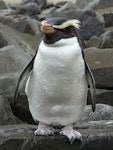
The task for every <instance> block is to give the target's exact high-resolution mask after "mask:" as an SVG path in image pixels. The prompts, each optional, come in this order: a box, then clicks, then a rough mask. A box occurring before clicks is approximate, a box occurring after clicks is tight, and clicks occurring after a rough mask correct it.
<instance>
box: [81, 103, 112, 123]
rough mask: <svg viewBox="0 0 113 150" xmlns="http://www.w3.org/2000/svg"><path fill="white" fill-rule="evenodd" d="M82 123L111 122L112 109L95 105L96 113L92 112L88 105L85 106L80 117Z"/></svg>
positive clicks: (102, 105) (107, 106) (103, 105)
mask: <svg viewBox="0 0 113 150" xmlns="http://www.w3.org/2000/svg"><path fill="white" fill-rule="evenodd" d="M82 120H83V121H99V120H113V107H112V106H109V105H105V104H96V111H95V112H92V108H91V106H90V105H87V106H86V108H85V111H84V115H83V117H82Z"/></svg>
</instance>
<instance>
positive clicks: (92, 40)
mask: <svg viewBox="0 0 113 150" xmlns="http://www.w3.org/2000/svg"><path fill="white" fill-rule="evenodd" d="M101 42H102V41H101V40H100V38H98V37H97V36H92V37H91V38H90V39H89V40H88V41H87V42H86V43H85V44H86V45H87V47H97V48H98V47H99V46H100V44H101Z"/></svg>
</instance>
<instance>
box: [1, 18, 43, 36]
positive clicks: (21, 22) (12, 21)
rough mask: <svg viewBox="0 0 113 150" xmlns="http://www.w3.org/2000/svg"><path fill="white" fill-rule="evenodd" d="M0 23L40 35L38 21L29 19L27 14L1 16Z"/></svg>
mask: <svg viewBox="0 0 113 150" xmlns="http://www.w3.org/2000/svg"><path fill="white" fill-rule="evenodd" d="M1 23H3V24H4V25H8V26H10V27H11V28H13V29H15V30H17V31H20V32H22V33H28V34H30V35H36V36H38V37H40V36H41V32H40V25H41V24H40V22H38V21H37V20H34V19H31V18H29V17H27V16H22V15H21V16H19V17H14V16H12V17H11V16H6V17H4V18H2V20H1Z"/></svg>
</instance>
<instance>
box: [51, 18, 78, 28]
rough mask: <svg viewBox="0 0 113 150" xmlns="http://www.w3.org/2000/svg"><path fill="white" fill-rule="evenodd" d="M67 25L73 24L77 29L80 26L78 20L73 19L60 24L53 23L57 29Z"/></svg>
mask: <svg viewBox="0 0 113 150" xmlns="http://www.w3.org/2000/svg"><path fill="white" fill-rule="evenodd" d="M69 26H74V27H75V28H77V29H79V27H80V21H79V20H76V19H73V20H68V21H66V22H63V23H62V24H61V25H53V28H57V29H65V28H67V27H69Z"/></svg>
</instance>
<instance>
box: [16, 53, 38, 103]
mask: <svg viewBox="0 0 113 150" xmlns="http://www.w3.org/2000/svg"><path fill="white" fill-rule="evenodd" d="M35 56H36V55H35ZM35 56H34V57H33V58H32V59H31V61H30V62H29V63H28V64H27V66H26V67H25V68H24V69H23V71H22V72H21V74H20V76H19V79H18V82H17V86H16V90H15V93H14V104H17V102H18V97H19V94H20V91H21V89H22V87H23V83H24V81H25V79H26V78H27V77H28V75H29V73H30V72H31V70H32V69H33V62H34V59H35Z"/></svg>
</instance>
